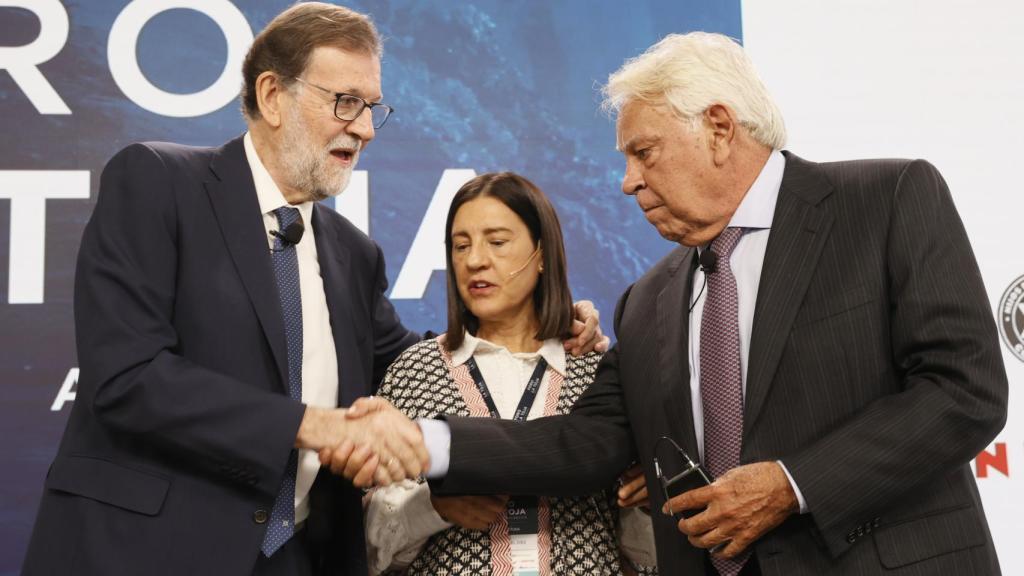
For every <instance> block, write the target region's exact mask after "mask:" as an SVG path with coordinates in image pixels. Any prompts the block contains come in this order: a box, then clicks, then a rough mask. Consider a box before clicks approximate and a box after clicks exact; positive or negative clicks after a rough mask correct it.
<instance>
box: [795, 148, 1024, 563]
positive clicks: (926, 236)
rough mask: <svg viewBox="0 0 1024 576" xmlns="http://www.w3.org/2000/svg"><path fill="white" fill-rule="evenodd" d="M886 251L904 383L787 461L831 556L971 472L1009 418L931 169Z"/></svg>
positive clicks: (983, 310) (977, 287) (961, 236)
mask: <svg viewBox="0 0 1024 576" xmlns="http://www.w3.org/2000/svg"><path fill="white" fill-rule="evenodd" d="M888 234H889V236H888V244H887V255H886V256H887V266H888V270H887V273H888V282H889V298H890V306H891V313H890V322H889V329H890V333H891V342H892V361H893V365H894V366H893V368H894V369H895V371H896V373H897V374H899V375H900V377H901V379H902V384H901V387H900V389H899V390H897V391H895V393H892V394H889V395H886V396H883V397H881V398H879V399H877V400H875V401H874V402H873V403H871V404H868V405H867V406H865V408H864V409H863V410H861V412H860V413H858V414H857V415H856V416H855V417H854V418H852V419H850V420H849V421H848V422H846V423H845V424H843V425H841V426H839V427H838V428H837V429H835V430H834V431H833V432H832V433H830V434H828V435H827V436H825V437H823V438H821V439H819V440H818V441H817V442H815V443H814V444H812V445H810V446H808V447H807V448H806V449H804V450H802V451H801V452H799V453H798V454H794V455H792V456H790V457H785V458H783V461H784V462H785V464H786V466H787V467H788V468H789V471H790V472H791V474H792V475H793V477H794V479H795V480H796V483H797V485H798V486H799V487H800V490H801V492H803V495H804V497H805V498H806V500H807V503H808V506H809V508H810V511H811V513H812V514H813V517H814V521H815V523H816V524H817V526H818V528H819V529H820V530H821V532H822V534H823V536H824V538H825V541H826V543H827V545H828V547H829V549H830V551H831V552H832V554H833V555H834V556H838V555H839V554H841V553H842V552H843V551H844V550H845V549H846V548H847V547H849V544H848V543H847V542H846V533H847V532H848V530H849V528H850V527H851V526H856V525H858V524H861V523H863V522H864V521H865V520H868V519H870V518H872V517H873V516H876V515H884V511H885V509H886V508H887V507H889V506H891V505H892V504H893V503H895V502H898V501H899V499H900V498H901V497H903V496H904V495H905V494H907V493H910V492H912V491H913V490H914V489H915V487H917V486H920V485H923V484H924V483H925V482H927V481H929V480H933V479H934V478H936V477H941V476H942V475H944V474H947V473H949V471H950V470H953V469H955V468H958V467H962V466H964V465H965V464H966V463H968V462H969V461H970V460H971V459H972V458H973V457H974V456H975V455H977V454H978V452H979V451H981V450H982V449H984V448H985V446H986V445H987V444H988V443H989V442H990V441H991V440H992V438H993V437H994V436H995V435H996V434H997V433H998V431H999V430H1000V429H1002V427H1003V424H1004V423H1005V421H1006V401H1007V381H1006V373H1005V368H1004V366H1003V361H1002V356H1001V355H1000V351H999V343H998V341H997V338H996V332H995V330H994V329H993V328H994V326H993V317H992V311H991V309H990V307H989V304H988V297H987V293H986V291H985V287H984V285H983V284H982V280H981V273H980V272H979V269H978V265H977V263H976V261H975V258H974V254H973V252H972V251H971V247H970V243H969V241H968V238H967V234H966V232H965V230H964V227H963V224H962V223H961V221H960V218H959V216H958V215H957V212H956V208H955V207H954V205H953V200H952V198H951V196H950V194H949V189H948V188H947V186H946V183H945V182H944V181H943V179H942V177H941V176H940V175H939V173H938V171H937V170H936V169H935V168H934V167H932V166H931V165H930V164H928V163H926V162H923V161H915V162H912V163H910V164H908V165H907V167H906V168H905V169H904V171H903V172H902V174H901V175H900V177H899V180H898V181H897V183H896V191H895V194H894V197H893V206H892V211H891V221H890V223H889V232H888Z"/></svg>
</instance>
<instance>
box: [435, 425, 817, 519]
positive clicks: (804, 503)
mask: <svg viewBox="0 0 1024 576" xmlns="http://www.w3.org/2000/svg"><path fill="white" fill-rule="evenodd" d="M449 436H451V434H449ZM431 459H433V455H431ZM776 462H778V464H779V466H782V471H783V472H785V473H786V480H789V485H790V487H792V488H793V493H794V494H796V501H797V502H799V503H800V513H801V514H807V501H806V500H804V495H803V494H801V493H800V487H799V486H797V485H796V482H795V481H793V477H792V476H791V475H790V474H789V470H787V469H786V465H785V464H783V463H782V460H776ZM446 464H447V462H446Z"/></svg>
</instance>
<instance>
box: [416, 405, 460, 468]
mask: <svg viewBox="0 0 1024 576" xmlns="http://www.w3.org/2000/svg"><path fill="white" fill-rule="evenodd" d="M416 424H417V425H419V427H420V432H421V433H422V434H423V444H424V445H425V446H426V447H427V453H428V454H430V466H429V467H428V468H427V474H426V476H427V478H430V479H431V480H436V479H438V478H443V477H444V476H445V475H446V474H448V461H449V459H450V457H451V446H452V430H451V428H449V426H448V423H447V422H445V421H444V420H432V419H430V418H420V419H418V420H416Z"/></svg>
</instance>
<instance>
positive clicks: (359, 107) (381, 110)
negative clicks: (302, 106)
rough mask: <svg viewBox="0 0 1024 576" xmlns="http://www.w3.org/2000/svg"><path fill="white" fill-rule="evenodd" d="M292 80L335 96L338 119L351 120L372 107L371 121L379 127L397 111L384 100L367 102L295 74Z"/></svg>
mask: <svg viewBox="0 0 1024 576" xmlns="http://www.w3.org/2000/svg"><path fill="white" fill-rule="evenodd" d="M292 80H295V81H297V82H301V83H302V84H305V85H307V86H312V87H313V88H316V89H317V90H320V91H321V92H325V93H327V94H330V95H331V96H333V97H334V116H335V117H336V118H337V119H338V120H344V121H346V122H351V121H352V120H355V119H356V118H359V115H360V114H362V113H363V110H365V109H367V108H369V109H370V119H371V120H370V121H371V123H372V124H373V127H374V128H375V129H379V128H381V127H383V126H384V123H385V122H387V121H388V117H389V116H391V113H392V112H394V111H395V109H394V108H392V107H391V106H388V105H387V104H384V103H383V102H367V101H366V100H363V99H362V98H360V97H359V96H353V95H352V94H344V93H342V92H335V91H334V90H328V89H327V88H324V87H323V86H317V85H316V84H313V83H312V82H307V81H306V80H303V79H302V78H299V77H296V76H293V77H292Z"/></svg>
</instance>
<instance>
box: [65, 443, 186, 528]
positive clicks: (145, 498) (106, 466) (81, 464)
mask: <svg viewBox="0 0 1024 576" xmlns="http://www.w3.org/2000/svg"><path fill="white" fill-rule="evenodd" d="M170 484H171V483H170V481H169V480H168V479H166V478H164V477H161V476H156V475H154V474H150V473H148V472H141V471H139V470H135V469H133V468H127V467H125V466H121V465H120V464H114V463H113V462H110V461H107V460H102V459H99V458H93V457H90V456H74V455H72V456H61V457H58V458H57V459H56V460H55V461H54V462H53V466H51V467H50V473H49V474H48V475H47V477H46V487H47V488H48V489H50V490H58V491H61V492H67V493H69V494H75V495H77V496H82V497H85V498H90V499H92V500H97V501H99V502H103V503H105V504H110V505H112V506H117V507H118V508H124V509H125V510H131V511H132V512H138V513H140V514H145V515H147V516H155V515H157V514H158V513H159V512H160V508H161V507H163V504H164V499H165V498H166V497H167V490H168V488H169V487H170Z"/></svg>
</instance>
